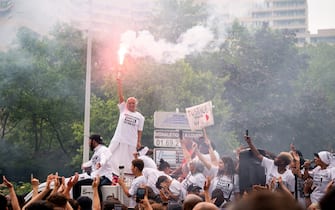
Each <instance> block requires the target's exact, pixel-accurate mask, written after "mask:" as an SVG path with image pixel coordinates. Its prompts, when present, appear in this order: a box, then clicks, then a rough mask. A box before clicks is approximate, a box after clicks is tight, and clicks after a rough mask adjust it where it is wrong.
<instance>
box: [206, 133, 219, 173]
mask: <svg viewBox="0 0 335 210" xmlns="http://www.w3.org/2000/svg"><path fill="white" fill-rule="evenodd" d="M202 132H203V134H204V138H205V143H206V144H207V145H208V152H209V155H210V158H211V162H212V165H214V166H218V165H219V160H218V159H217V157H216V155H215V153H214V149H213V147H212V144H211V140H210V139H209V138H208V136H207V133H206V129H205V128H203V129H202Z"/></svg>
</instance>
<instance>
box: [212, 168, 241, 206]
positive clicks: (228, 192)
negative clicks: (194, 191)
mask: <svg viewBox="0 0 335 210" xmlns="http://www.w3.org/2000/svg"><path fill="white" fill-rule="evenodd" d="M216 169H217V172H218V168H217V167H216ZM215 189H220V190H221V191H222V192H223V195H224V197H225V198H227V199H228V198H229V200H233V199H234V193H239V192H240V184H239V176H238V175H237V174H234V175H233V176H226V175H217V173H216V176H215V177H214V178H213V179H212V180H211V184H210V188H209V192H210V194H212V192H213V191H214V190H215Z"/></svg>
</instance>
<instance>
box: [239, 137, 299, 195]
mask: <svg viewBox="0 0 335 210" xmlns="http://www.w3.org/2000/svg"><path fill="white" fill-rule="evenodd" d="M244 139H245V141H246V142H247V144H248V145H249V147H250V150H251V151H252V153H253V154H254V155H255V157H256V158H258V159H259V160H260V161H261V166H263V167H264V168H265V176H266V184H267V185H269V186H270V185H271V183H272V182H273V180H274V179H276V181H277V183H278V180H279V178H280V177H281V179H282V182H283V184H284V186H286V187H287V189H288V190H289V191H290V192H291V193H293V192H294V183H295V178H294V175H293V173H292V171H291V170H290V169H289V168H288V165H290V163H291V161H292V159H293V158H292V155H291V154H290V153H288V152H281V153H280V154H279V155H277V157H275V159H274V160H272V159H269V158H267V157H265V156H263V155H262V154H261V153H260V152H259V151H258V149H256V147H255V146H254V145H253V143H252V141H251V138H250V136H244ZM277 188H280V187H279V184H277V186H275V190H276V189H277Z"/></svg>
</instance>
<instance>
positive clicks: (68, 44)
mask: <svg viewBox="0 0 335 210" xmlns="http://www.w3.org/2000/svg"><path fill="white" fill-rule="evenodd" d="M73 40H76V41H73ZM84 43H85V42H84V39H83V37H82V34H81V33H80V32H79V31H75V30H73V29H71V28H70V27H67V26H58V27H57V28H56V29H55V31H54V33H53V34H52V36H51V37H48V38H47V37H41V36H39V35H38V34H36V33H34V32H32V31H31V30H29V29H27V28H22V29H20V31H19V33H18V46H17V47H16V48H14V49H11V50H10V51H8V52H7V53H3V56H2V58H1V61H0V62H1V67H0V74H1V75H2V78H5V79H4V80H2V81H1V83H0V86H1V91H0V96H1V105H0V106H1V108H2V115H1V117H2V118H1V122H2V127H1V129H2V139H3V141H9V142H15V145H16V146H19V147H20V148H24V151H25V152H24V153H22V154H26V155H25V158H26V159H27V161H28V160H29V161H30V164H37V165H40V166H43V167H44V168H46V170H47V171H48V172H47V173H49V172H50V168H49V167H54V168H59V169H62V168H64V167H62V166H64V163H66V162H67V161H69V159H70V157H71V154H72V153H73V152H74V151H75V148H74V146H76V145H75V144H73V141H72V138H73V135H72V130H71V123H72V122H73V121H75V120H78V119H80V118H82V112H78V110H82V109H83V101H84V100H83V95H84V93H83V90H84V88H83V87H84V83H83V78H84V59H83V58H84V55H85V51H84V50H85V48H84V47H85V44H84ZM9 129H10V130H9ZM59 149H60V150H59ZM41 157H42V158H41ZM55 157H57V158H58V160H59V161H57V162H54V161H52V160H54V159H55ZM59 157H61V158H59ZM44 161H45V162H44ZM49 161H50V162H53V163H54V165H52V164H50V163H49V164H45V163H46V162H49ZM14 166H15V164H13V166H12V167H14ZM55 166H56V167H55ZM8 167H9V166H8ZM40 171H43V169H42V168H40ZM28 173H29V172H28Z"/></svg>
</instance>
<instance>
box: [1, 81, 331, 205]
mask: <svg viewBox="0 0 335 210" xmlns="http://www.w3.org/2000/svg"><path fill="white" fill-rule="evenodd" d="M117 84H118V96H119V104H118V107H119V111H120V116H119V121H118V125H117V128H116V131H115V133H114V136H113V138H112V140H111V142H110V144H109V146H108V147H107V146H105V144H104V141H103V138H102V137H101V136H100V135H97V134H94V135H91V136H90V137H89V146H90V149H91V150H92V151H93V155H92V157H91V158H90V160H89V161H88V162H86V163H83V164H82V168H83V169H84V170H85V171H86V172H85V173H83V174H78V173H76V174H74V175H73V176H71V177H69V178H65V177H60V176H59V175H58V174H57V173H55V174H50V175H49V176H48V177H47V178H46V181H45V183H44V184H45V185H44V188H43V190H42V191H40V192H39V190H38V189H39V180H37V179H36V178H33V177H32V179H31V184H32V187H33V190H32V196H31V198H30V199H28V200H22V199H19V197H18V196H17V195H16V193H15V190H14V187H13V185H12V183H11V182H10V181H8V180H7V178H6V177H5V176H4V177H3V183H2V185H3V186H6V187H7V188H8V192H9V194H8V195H6V196H5V195H0V210H6V209H12V210H20V209H24V210H35V209H36V210H37V209H38V210H39V209H46V210H47V209H55V210H58V209H59V210H61V209H66V210H71V209H75V210H77V209H79V210H92V209H93V210H101V209H104V210H109V209H115V210H119V209H148V210H151V209H159V210H161V209H162V210H165V209H167V210H169V209H176V210H177V209H184V210H190V209H197V210H198V209H209V210H211V209H213V210H214V209H229V210H256V209H257V210H262V209H264V210H268V209H273V210H287V209H291V210H303V209H309V210H318V209H319V210H331V209H335V187H334V181H335V158H334V156H333V154H332V153H330V152H328V151H320V152H318V153H315V154H314V160H313V161H306V160H304V158H303V156H302V154H301V152H299V150H296V148H295V147H294V145H291V147H290V149H289V151H287V152H281V153H279V154H278V155H277V156H271V155H265V154H263V153H261V152H260V150H258V149H257V148H256V147H255V146H254V144H253V141H252V139H251V137H250V136H248V135H245V137H244V138H245V142H246V143H247V144H248V149H247V151H250V153H252V155H253V157H254V158H256V159H257V161H258V163H260V166H261V167H262V169H263V174H261V175H260V176H264V180H265V181H264V183H252V185H251V186H250V187H249V188H248V189H243V190H242V188H241V184H240V183H241V181H242V178H241V177H242V176H241V175H243V173H244V172H245V171H244V169H243V168H242V166H241V165H240V164H239V157H240V156H239V155H237V157H236V158H235V157H234V158H232V157H230V156H221V157H220V155H219V154H218V152H217V151H216V149H215V145H214V144H213V143H212V142H211V140H210V139H209V138H208V136H207V134H206V131H205V129H204V130H203V134H204V135H203V137H202V138H200V139H183V138H181V139H180V143H181V148H182V150H183V157H184V160H183V163H182V164H181V165H180V166H179V167H177V168H173V170H172V168H171V167H170V164H169V163H168V162H167V161H165V160H163V159H161V160H160V161H159V163H156V162H155V161H154V160H153V159H152V158H151V157H150V155H151V154H150V150H149V149H148V147H144V146H142V143H141V136H142V130H143V125H144V117H143V116H142V114H140V113H139V112H137V103H138V102H137V100H136V98H134V97H130V98H128V99H127V100H126V101H125V100H124V96H123V93H122V83H121V80H120V79H118V83H117ZM237 154H239V153H237ZM312 162H313V164H314V165H315V166H314V167H312ZM125 174H128V177H127V178H126V176H125ZM129 176H131V177H132V179H130V180H128V179H129ZM129 181H130V182H129ZM85 185H89V186H91V187H92V190H93V197H92V198H91V197H88V196H85V195H82V194H81V192H82V186H85ZM106 185H107V186H108V185H114V186H119V187H120V189H121V192H122V193H123V194H124V195H125V196H126V197H128V200H129V202H127V205H125V203H122V202H121V200H120V199H119V198H117V197H114V196H113V195H107V196H106V195H103V193H102V189H101V188H102V186H106Z"/></svg>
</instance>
